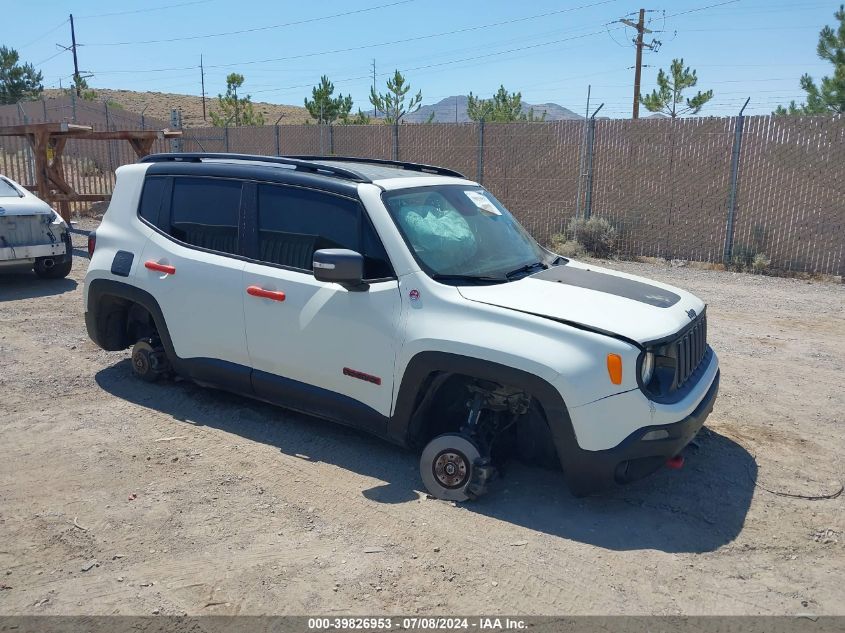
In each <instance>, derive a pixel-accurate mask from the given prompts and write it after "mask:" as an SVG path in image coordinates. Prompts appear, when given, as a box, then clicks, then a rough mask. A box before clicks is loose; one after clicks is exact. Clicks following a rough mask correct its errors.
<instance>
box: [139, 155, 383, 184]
mask: <svg viewBox="0 0 845 633" xmlns="http://www.w3.org/2000/svg"><path fill="white" fill-rule="evenodd" d="M203 160H231V161H249V162H255V163H275V164H278V165H285V166H288V167H293V168H294V169H296V170H297V171H304V172H308V173H312V174H319V173H323V174H330V175H332V176H337V177H339V178H345V179H347V180H353V181H355V182H371V180H370V179H369V178H366V177H364V176H362V175H361V174H358V173H355V172H354V171H351V170H349V169H343V168H342V167H335V166H333V165H321V164H318V163H314V162H310V161H306V160H302V159H298V158H292V157H287V156H259V155H256V154H224V153H209V152H174V153H167V154H150V155H149V156H144V158H142V159H141V160H139V161H138V162H139V163H167V162H174V163H177V162H185V163H201V162H202V161H203Z"/></svg>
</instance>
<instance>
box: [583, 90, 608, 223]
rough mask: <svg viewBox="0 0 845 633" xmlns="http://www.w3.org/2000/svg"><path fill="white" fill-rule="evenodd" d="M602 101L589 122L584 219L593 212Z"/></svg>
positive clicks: (587, 218)
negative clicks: (597, 116)
mask: <svg viewBox="0 0 845 633" xmlns="http://www.w3.org/2000/svg"><path fill="white" fill-rule="evenodd" d="M603 106H604V104H603V103H602V104H601V105H600V106H599V107H598V108H596V111H595V112H593V115H592V116H591V117H590V120H589V121H588V122H587V187H586V189H587V198H586V200H585V201H584V219H585V220H589V219H590V216H591V215H592V214H593V147H594V144H595V140H596V115H597V114H598V113H599V110H601V109H602V107H603Z"/></svg>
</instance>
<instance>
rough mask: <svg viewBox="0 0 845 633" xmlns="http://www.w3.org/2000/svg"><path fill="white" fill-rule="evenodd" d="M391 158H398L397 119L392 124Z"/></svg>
mask: <svg viewBox="0 0 845 633" xmlns="http://www.w3.org/2000/svg"><path fill="white" fill-rule="evenodd" d="M393 160H399V121H397V122H396V123H394V124H393Z"/></svg>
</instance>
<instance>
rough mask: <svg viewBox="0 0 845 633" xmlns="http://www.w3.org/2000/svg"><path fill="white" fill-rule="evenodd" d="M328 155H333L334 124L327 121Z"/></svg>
mask: <svg viewBox="0 0 845 633" xmlns="http://www.w3.org/2000/svg"><path fill="white" fill-rule="evenodd" d="M329 156H334V126H333V125H332V124H331V123H329Z"/></svg>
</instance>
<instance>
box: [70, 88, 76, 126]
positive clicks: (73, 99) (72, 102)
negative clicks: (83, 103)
mask: <svg viewBox="0 0 845 633" xmlns="http://www.w3.org/2000/svg"><path fill="white" fill-rule="evenodd" d="M70 106H71V109H72V110H73V122H74V123H76V91H75V90H71V91H70Z"/></svg>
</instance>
